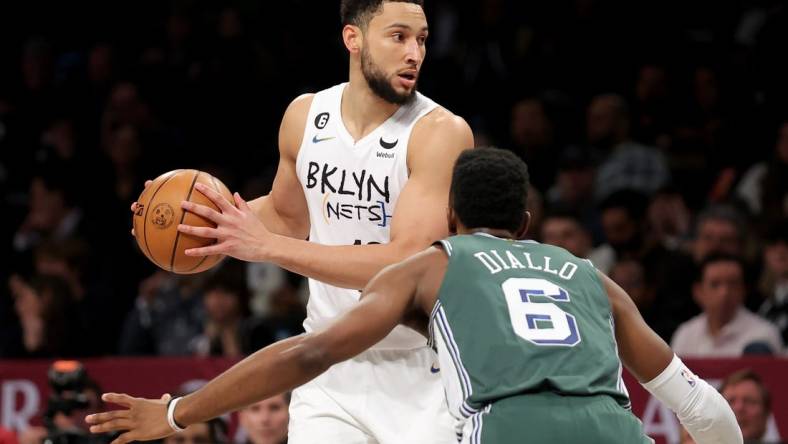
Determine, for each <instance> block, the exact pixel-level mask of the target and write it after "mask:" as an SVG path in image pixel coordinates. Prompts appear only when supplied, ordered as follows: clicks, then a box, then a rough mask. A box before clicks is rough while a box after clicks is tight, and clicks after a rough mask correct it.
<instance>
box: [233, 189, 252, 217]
mask: <svg viewBox="0 0 788 444" xmlns="http://www.w3.org/2000/svg"><path fill="white" fill-rule="evenodd" d="M233 199H235V206H236V207H238V209H240V210H242V211H245V212H251V211H252V208H251V207H249V204H248V203H246V201H245V200H244V199H243V197H241V195H240V194H238V192H236V193H235V194H233Z"/></svg>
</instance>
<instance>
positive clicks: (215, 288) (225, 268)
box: [190, 261, 249, 358]
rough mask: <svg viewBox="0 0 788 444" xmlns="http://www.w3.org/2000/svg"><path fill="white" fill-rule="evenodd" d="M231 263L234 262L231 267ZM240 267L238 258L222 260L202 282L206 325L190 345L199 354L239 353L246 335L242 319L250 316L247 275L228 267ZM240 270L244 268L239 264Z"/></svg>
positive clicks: (240, 353)
mask: <svg viewBox="0 0 788 444" xmlns="http://www.w3.org/2000/svg"><path fill="white" fill-rule="evenodd" d="M230 264H237V266H235V267H230V266H229V265H230ZM239 266H240V267H243V264H240V263H239V262H237V261H233V262H227V263H224V264H222V267H221V268H220V269H219V270H217V271H216V272H215V273H214V274H213V275H212V276H210V277H209V278H208V280H207V281H206V283H205V284H204V285H203V288H202V292H203V306H204V307H205V325H204V327H203V332H202V334H201V335H199V336H197V337H196V338H195V339H194V341H193V342H192V344H190V348H191V349H192V350H193V351H194V352H195V353H196V354H197V355H200V356H226V357H236V358H237V357H240V356H242V355H243V350H242V341H243V340H244V338H245V337H246V334H245V333H246V332H245V331H244V329H243V325H244V321H245V320H246V319H247V318H248V317H249V288H248V287H247V286H246V276H244V275H243V274H242V273H237V272H236V273H232V272H231V271H230V269H231V268H234V269H236V270H237V269H239ZM240 270H243V268H240Z"/></svg>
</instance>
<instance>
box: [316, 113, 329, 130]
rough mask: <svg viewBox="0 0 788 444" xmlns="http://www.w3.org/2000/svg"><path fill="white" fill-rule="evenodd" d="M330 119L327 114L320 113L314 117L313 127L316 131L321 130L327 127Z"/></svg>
mask: <svg viewBox="0 0 788 444" xmlns="http://www.w3.org/2000/svg"><path fill="white" fill-rule="evenodd" d="M330 117H331V114H329V113H320V114H318V115H317V116H315V126H316V127H317V129H323V128H325V127H326V125H328V119H329V118H330Z"/></svg>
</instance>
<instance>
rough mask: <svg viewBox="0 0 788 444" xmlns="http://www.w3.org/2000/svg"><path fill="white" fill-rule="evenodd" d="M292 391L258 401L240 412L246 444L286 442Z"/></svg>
mask: <svg viewBox="0 0 788 444" xmlns="http://www.w3.org/2000/svg"><path fill="white" fill-rule="evenodd" d="M289 406H290V392H288V393H283V394H280V395H276V396H274V397H272V398H268V399H265V400H263V401H259V402H256V403H254V404H252V405H250V406H248V407H245V408H243V409H242V410H241V411H239V412H238V421H239V422H240V426H241V427H240V428H241V430H239V433H241V436H244V437H245V440H244V441H243V442H244V444H286V443H287V425H288V422H289V420H290V414H289V412H288V408H289Z"/></svg>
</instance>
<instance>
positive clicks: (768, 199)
mask: <svg viewBox="0 0 788 444" xmlns="http://www.w3.org/2000/svg"><path fill="white" fill-rule="evenodd" d="M736 195H737V196H738V197H739V198H740V199H742V200H743V201H744V202H745V203H746V204H747V207H748V208H749V209H750V211H751V212H752V213H753V214H755V215H758V216H760V219H761V220H762V221H763V222H764V223H765V224H767V225H768V224H770V223H774V222H775V221H777V220H779V219H781V218H782V217H785V215H786V214H788V120H784V121H783V122H782V123H781V124H780V126H779V128H778V131H777V141H776V143H775V145H774V155H773V157H772V159H770V160H769V161H766V162H759V163H757V164H755V165H753V166H752V167H750V169H748V170H747V171H746V172H745V173H744V176H743V177H742V179H741V181H740V182H739V185H738V187H737V188H736Z"/></svg>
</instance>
